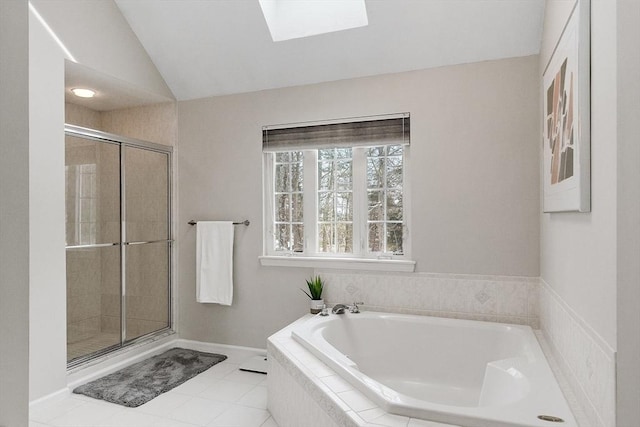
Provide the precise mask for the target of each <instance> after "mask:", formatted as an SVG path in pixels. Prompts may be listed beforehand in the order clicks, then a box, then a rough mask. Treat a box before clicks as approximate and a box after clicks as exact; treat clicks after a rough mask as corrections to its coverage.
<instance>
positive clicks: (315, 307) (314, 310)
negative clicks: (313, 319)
mask: <svg viewBox="0 0 640 427" xmlns="http://www.w3.org/2000/svg"><path fill="white" fill-rule="evenodd" d="M323 305H324V300H323V299H312V300H311V303H310V304H309V311H310V312H311V314H318V313H320V312H321V311H322V306H323Z"/></svg>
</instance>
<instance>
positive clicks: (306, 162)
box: [260, 144, 415, 271]
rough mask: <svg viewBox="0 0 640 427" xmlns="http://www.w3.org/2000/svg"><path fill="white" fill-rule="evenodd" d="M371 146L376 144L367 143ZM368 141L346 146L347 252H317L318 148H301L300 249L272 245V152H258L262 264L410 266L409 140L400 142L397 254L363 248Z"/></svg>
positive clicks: (397, 268)
mask: <svg viewBox="0 0 640 427" xmlns="http://www.w3.org/2000/svg"><path fill="white" fill-rule="evenodd" d="M371 146H374V147H375V146H377V145H375V144H372V145H371ZM367 148H369V147H365V146H357V147H352V150H353V154H352V159H353V163H352V182H353V187H352V191H353V253H322V252H318V248H317V233H318V212H317V209H318V149H317V148H312V149H308V150H291V151H303V152H304V157H303V180H304V181H303V182H304V185H303V197H304V201H303V224H304V252H302V253H301V252H292V251H276V250H275V245H274V243H275V206H274V205H275V193H276V191H275V179H274V178H275V164H276V162H275V156H276V153H275V152H264V153H263V198H264V199H263V208H264V213H263V225H264V233H263V256H261V257H260V260H261V264H262V265H271V266H297V267H318V268H342V269H351V268H354V269H365V270H387V271H413V269H414V268H415V262H414V261H412V260H411V233H410V230H411V197H410V194H411V189H410V183H411V181H410V168H409V165H410V146H409V145H403V155H402V159H403V161H402V175H403V176H402V179H403V185H402V194H403V206H402V208H403V222H402V224H403V225H402V226H403V254H402V255H399V254H392V253H380V252H369V251H368V248H369V247H368V241H367V239H368V211H367V206H368V205H367V190H368V188H367V175H366V168H367V154H366V150H367Z"/></svg>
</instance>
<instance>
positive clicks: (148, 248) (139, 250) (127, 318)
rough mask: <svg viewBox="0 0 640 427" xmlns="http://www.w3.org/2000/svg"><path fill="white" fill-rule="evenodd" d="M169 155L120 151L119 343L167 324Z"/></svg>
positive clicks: (129, 148) (139, 151)
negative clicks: (121, 274)
mask: <svg viewBox="0 0 640 427" xmlns="http://www.w3.org/2000/svg"><path fill="white" fill-rule="evenodd" d="M169 161H170V159H169V155H168V154H167V153H164V152H158V151H152V150H147V149H140V148H134V147H124V152H123V165H124V177H125V181H124V194H125V203H124V209H123V212H124V227H123V241H124V264H123V265H124V266H125V267H124V268H125V274H124V276H125V283H126V286H125V290H124V300H123V304H124V311H123V313H124V319H123V320H124V322H123V326H124V327H123V330H122V334H123V337H124V340H125V341H131V340H134V339H136V338H139V337H141V336H144V335H147V334H150V333H153V332H155V331H158V330H162V329H165V328H168V327H169V326H170V311H169V306H170V301H171V298H170V286H169V285H170V280H169V278H170V274H171V272H170V262H169V261H170V257H169V254H170V245H171V240H170V228H169V224H170V218H169V202H170V200H169V194H170V182H169V176H170V175H169V168H170V163H169Z"/></svg>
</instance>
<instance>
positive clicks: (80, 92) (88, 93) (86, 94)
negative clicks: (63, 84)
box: [71, 88, 96, 98]
mask: <svg viewBox="0 0 640 427" xmlns="http://www.w3.org/2000/svg"><path fill="white" fill-rule="evenodd" d="M71 92H73V94H74V95H75V96H79V97H80V98H93V97H94V96H95V95H96V91H95V90H91V89H83V88H74V89H71Z"/></svg>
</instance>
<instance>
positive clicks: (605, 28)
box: [540, 0, 617, 349]
mask: <svg viewBox="0 0 640 427" xmlns="http://www.w3.org/2000/svg"><path fill="white" fill-rule="evenodd" d="M572 5H573V2H571V1H563V0H549V1H547V7H546V10H545V27H544V33H543V39H542V48H541V53H540V75H542V71H543V68H544V66H545V65H546V64H547V62H548V59H549V57H550V55H551V52H552V50H553V48H554V46H555V42H556V40H558V38H559V36H560V33H561V31H562V28H563V26H564V24H565V22H566V21H567V19H568V17H569V13H570V12H571V7H572ZM591 16H592V18H591V25H592V27H591V43H592V45H591V52H592V53H591V55H592V57H591V212H590V213H552V214H542V216H541V231H540V245H541V248H540V250H541V259H540V275H541V277H542V278H543V279H544V280H545V281H546V282H547V283H548V284H549V286H551V287H552V288H553V289H554V290H555V292H557V294H558V295H559V296H560V297H561V298H562V299H563V300H564V301H565V302H566V303H567V304H568V305H569V307H571V308H572V309H573V310H574V311H575V313H576V314H577V315H578V317H580V318H582V319H583V320H584V321H585V323H586V324H587V325H589V326H590V327H591V328H593V330H594V331H595V332H596V333H597V334H598V335H600V336H601V337H602V338H603V339H604V340H605V341H606V342H607V343H608V344H609V345H610V346H611V348H613V349H615V348H616V215H617V208H616V182H617V175H616V167H617V165H616V158H617V152H616V146H617V143H616V132H617V131H616V95H617V93H616V8H615V0H603V1H594V2H592V10H591Z"/></svg>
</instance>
